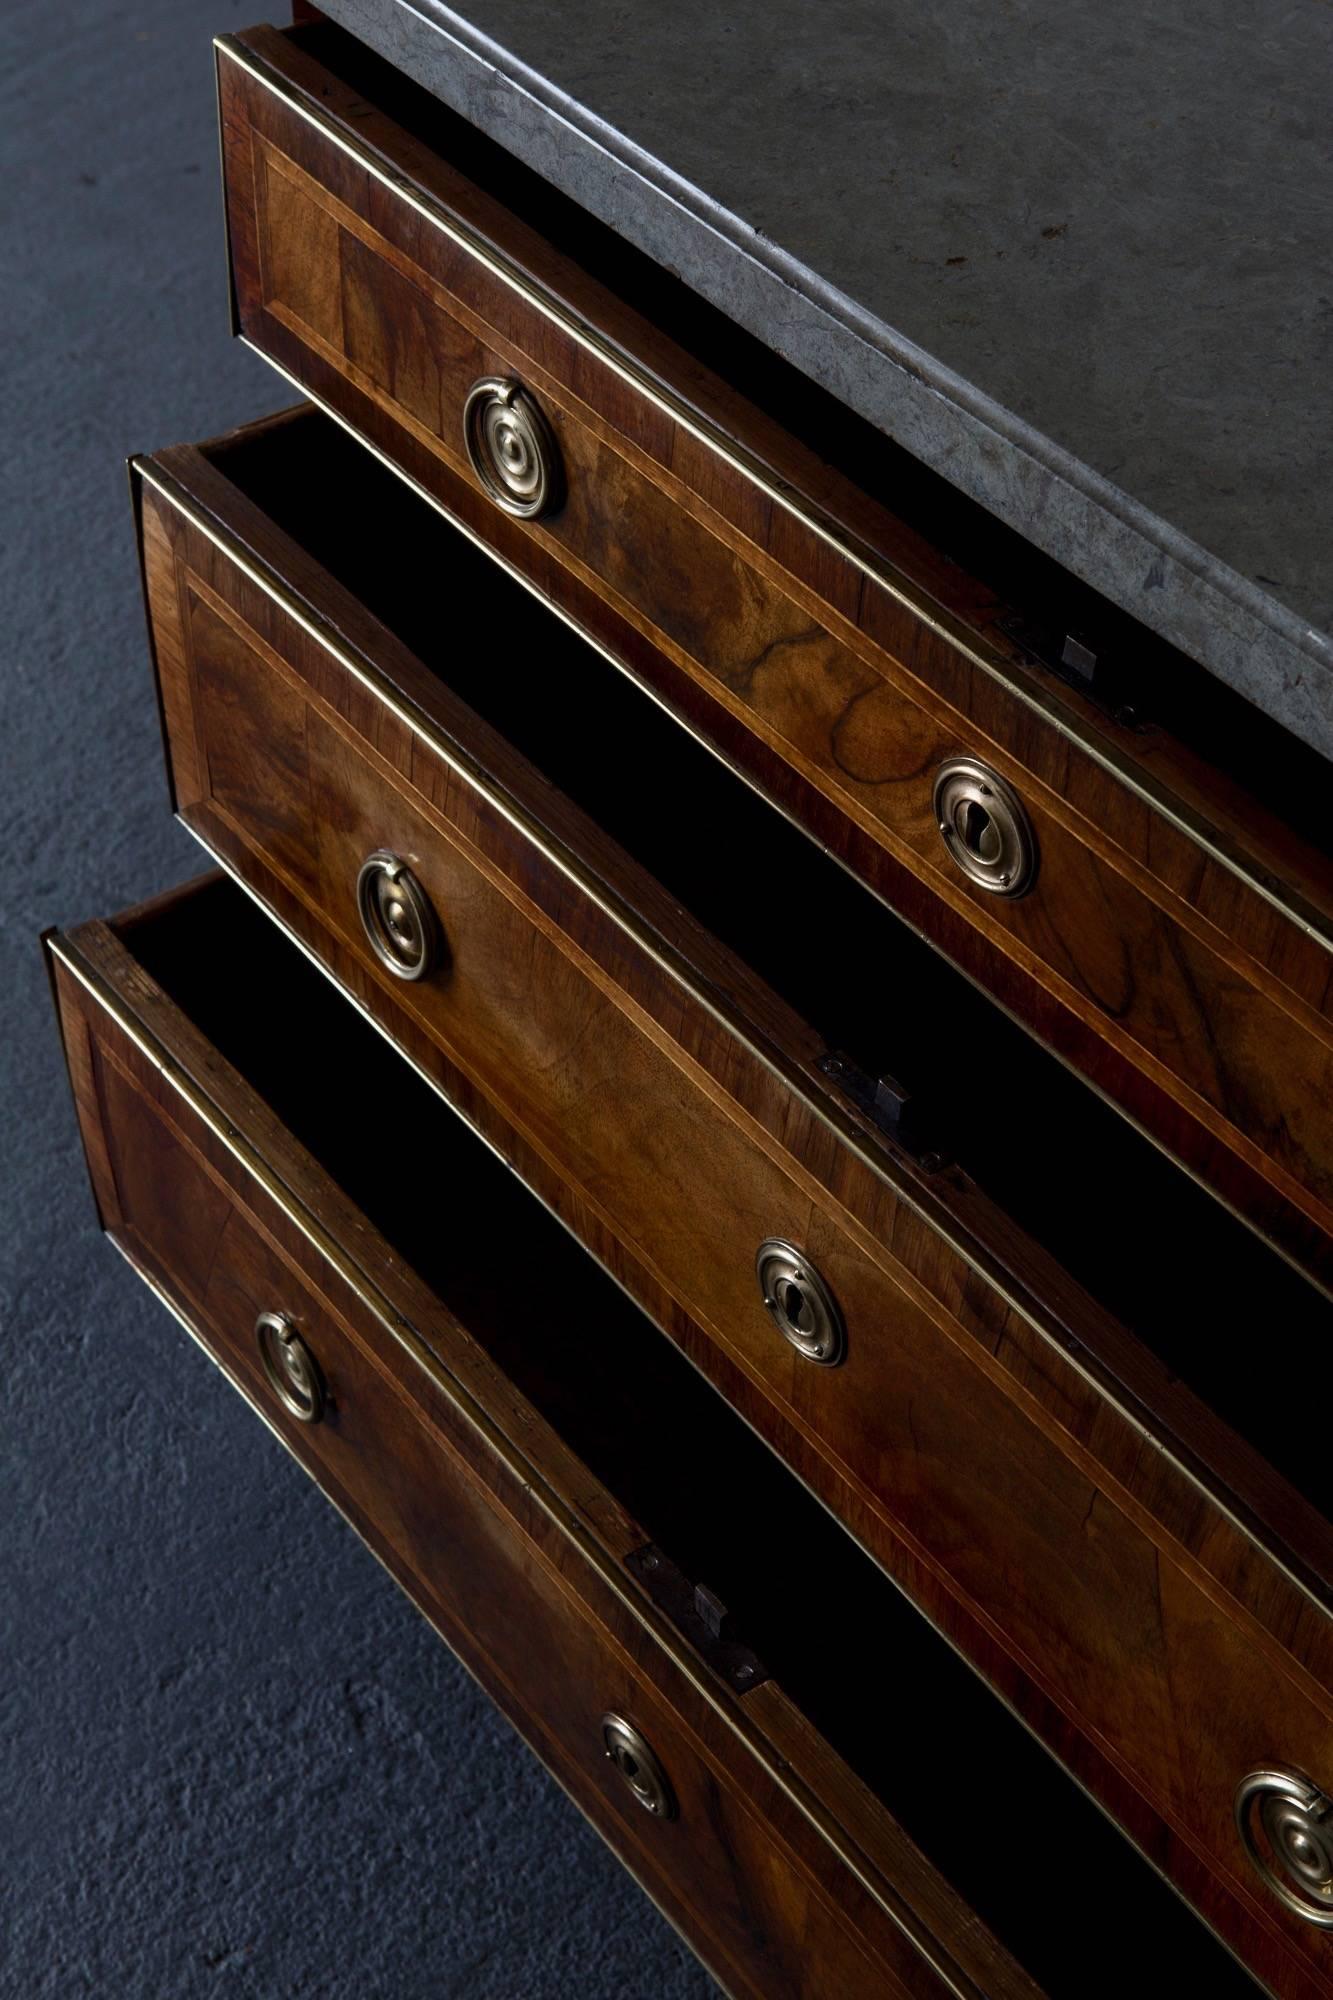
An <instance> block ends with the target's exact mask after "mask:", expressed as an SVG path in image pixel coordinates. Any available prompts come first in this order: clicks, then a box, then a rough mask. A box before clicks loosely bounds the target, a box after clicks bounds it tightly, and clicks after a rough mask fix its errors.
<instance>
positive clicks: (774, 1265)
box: [754, 1236, 847, 1368]
mask: <svg viewBox="0 0 1333 2000" xmlns="http://www.w3.org/2000/svg"><path fill="white" fill-rule="evenodd" d="M754 1268H755V1272H756V1275H757V1276H758V1279H759V1290H760V1294H761V1296H762V1298H763V1301H764V1305H765V1307H766V1308H767V1310H768V1312H769V1315H770V1316H771V1318H772V1320H773V1323H774V1325H775V1326H776V1327H777V1329H778V1332H779V1333H780V1334H781V1335H782V1337H783V1339H784V1340H789V1341H790V1342H791V1344H792V1346H793V1347H794V1348H795V1349H796V1351H797V1353H798V1354H803V1355H804V1356H805V1358H806V1360H807V1361H818V1362H819V1363H820V1364H821V1366H822V1367H825V1368H833V1367H836V1365H837V1363H838V1362H839V1361H841V1360H842V1357H843V1355H844V1354H845V1353H846V1351H847V1334H846V1329H845V1328H844V1326H843V1323H842V1314H841V1312H840V1311H839V1310H838V1302H837V1300H836V1299H835V1298H834V1296H833V1294H832V1292H831V1291H830V1290H829V1288H828V1286H827V1285H826V1284H825V1282H824V1280H823V1278H822V1277H821V1276H820V1274H819V1272H818V1271H817V1270H816V1269H815V1266H814V1265H813V1264H812V1263H811V1262H810V1259H809V1258H808V1257H807V1256H806V1255H805V1253H804V1251H802V1250H798V1249H797V1248H796V1246H795V1244H794V1243H784V1242H783V1240H782V1238H781V1237H780V1236H769V1237H767V1238H766V1239H765V1240H764V1242H762V1243H761V1244H760V1245H759V1249H758V1252H757V1253H756V1256H755V1260H754Z"/></svg>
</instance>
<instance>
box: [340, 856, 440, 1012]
mask: <svg viewBox="0 0 1333 2000" xmlns="http://www.w3.org/2000/svg"><path fill="white" fill-rule="evenodd" d="M356 906H357V908H358V910H359V911H360V912H361V923H362V927H363V928H364V930H365V933H366V937H367V938H368V939H369V941H370V947H371V950H372V951H373V952H374V954H375V956H376V958H378V960H379V961H380V964H381V965H384V966H387V967H388V969H389V971H390V972H391V973H392V974H393V975H394V977H395V979H424V978H425V977H426V974H427V973H428V972H429V971H430V970H431V967H432V966H433V965H434V964H435V961H436V959H437V958H438V956H439V948H440V927H439V924H438V923H437V922H436V918H435V912H434V910H433V909H432V908H431V905H430V898H429V897H428V896H427V894H426V892H425V890H424V889H423V888H422V886H421V884H420V882H418V880H417V878H416V876H415V875H414V874H413V873H412V870H411V869H410V868H409V867H408V865H407V863H406V862H405V861H404V860H402V859H401V858H400V857H399V856H398V855H397V854H392V853H390V851H389V849H388V848H387V847H377V848H376V850H375V852H374V853H373V854H368V855H367V856H366V858H365V860H364V861H363V862H362V863H361V872H360V873H359V874H358V876H357V878H356Z"/></svg>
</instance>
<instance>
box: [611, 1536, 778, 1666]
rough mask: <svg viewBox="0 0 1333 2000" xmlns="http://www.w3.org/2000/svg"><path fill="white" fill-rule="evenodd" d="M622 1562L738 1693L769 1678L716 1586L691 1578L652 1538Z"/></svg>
mask: <svg viewBox="0 0 1333 2000" xmlns="http://www.w3.org/2000/svg"><path fill="white" fill-rule="evenodd" d="M625 1567H626V1568H627V1569H628V1570H629V1572H630V1574H631V1576H634V1577H637V1579H638V1581H639V1582H640V1583H641V1584H642V1585H643V1587H644V1589H645V1590H646V1591H647V1592H648V1595H649V1596H650V1597H651V1598H652V1600H653V1603H654V1604H655V1605H656V1606H657V1608H658V1610H659V1611H664V1612H665V1613H666V1615H667V1617H668V1618H669V1619H670V1620H671V1623H672V1624H673V1625H674V1626H675V1628H676V1630H677V1631H678V1632H679V1633H680V1635H681V1637H682V1638H683V1639H688V1640H689V1642H690V1644H691V1645H692V1646H693V1648H694V1650H695V1652H696V1653H698V1654H700V1655H701V1657H702V1658H703V1659H704V1660H705V1661H706V1662H707V1664H708V1665H709V1666H710V1667H711V1668H712V1669H713V1672H714V1673H716V1674H720V1675H721V1676H722V1679H723V1680H724V1681H726V1682H728V1683H729V1685H730V1686H732V1687H733V1688H735V1689H736V1692H737V1693H738V1694H748V1693H749V1692H750V1689H751V1688H757V1687H759V1686H761V1685H762V1683H763V1682H764V1681H766V1680H768V1679H770V1678H771V1677H770V1675H769V1671H768V1668H767V1667H766V1666H765V1665H764V1664H763V1662H762V1660H761V1659H760V1658H759V1655H758V1654H757V1653H756V1652H754V1651H753V1650H752V1649H751V1648H750V1647H749V1646H746V1645H743V1644H742V1642H741V1641H740V1640H739V1639H738V1638H737V1637H736V1633H735V1620H734V1618H733V1617H732V1615H731V1613H730V1611H729V1610H728V1609H727V1607H726V1605H725V1604H724V1603H723V1602H722V1599H721V1598H720V1597H719V1596H718V1595H717V1593H716V1591H713V1590H710V1589H709V1588H708V1586H707V1584H704V1583H691V1582H690V1580H689V1578H688V1577H687V1576H686V1575H685V1573H684V1571H683V1570H680V1569H677V1567H676V1565H675V1563H673V1562H672V1561H671V1559H670V1558H669V1557H668V1556H664V1555H663V1553H662V1551H661V1549H659V1548H658V1547H657V1546H656V1545H655V1544H654V1543H652V1542H648V1543H647V1544H646V1545H645V1546H644V1547H643V1548H641V1549H635V1550H634V1551H633V1552H632V1553H631V1554H630V1555H627V1556H626V1558H625Z"/></svg>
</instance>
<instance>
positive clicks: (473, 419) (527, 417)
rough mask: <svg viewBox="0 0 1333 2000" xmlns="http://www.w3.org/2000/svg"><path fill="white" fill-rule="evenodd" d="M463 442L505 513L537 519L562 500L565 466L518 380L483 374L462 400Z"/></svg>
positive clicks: (540, 412)
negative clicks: (463, 400) (464, 400)
mask: <svg viewBox="0 0 1333 2000" xmlns="http://www.w3.org/2000/svg"><path fill="white" fill-rule="evenodd" d="M463 443H464V445H465V446H466V449H467V455H468V460H469V463H470V464H471V466H472V470H473V471H474V472H475V473H476V475H477V478H478V479H479V480H480V482H481V484H482V487H483V488H484V490H485V491H486V492H487V493H488V494H489V495H490V497H491V499H492V500H494V502H495V504H496V506H497V507H503V508H504V511H505V512H506V514H517V515H518V517H519V519H520V520H525V521H531V520H535V519H536V518H537V516H538V515H539V514H553V513H554V512H555V510H556V508H557V507H558V506H559V505H560V502H561V500H562V499H563V498H564V488H565V481H564V466H563V463H562V461H561V457H560V447H559V445H558V444H557V443H556V441H555V433H554V432H553V431H552V429H551V426H550V424H549V423H548V422H547V421H546V416H545V414H544V412H543V410H542V407H541V405H540V403H538V402H537V400H536V398H535V397H534V396H532V395H531V394H530V393H529V392H528V390H526V389H525V388H524V387H523V385H522V383H521V382H514V381H507V380H506V379H505V378H504V377H503V376H500V375H483V376H482V378H481V380H480V381H479V382H474V383H473V384H472V387H471V388H470V389H469V390H468V393H467V400H466V402H465V403H464V404H463Z"/></svg>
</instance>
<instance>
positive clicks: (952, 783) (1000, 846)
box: [934, 757, 1037, 896]
mask: <svg viewBox="0 0 1333 2000" xmlns="http://www.w3.org/2000/svg"><path fill="white" fill-rule="evenodd" d="M934 805H935V821H936V824H937V825H938V827H939V830H940V838H941V839H942V840H943V842H944V845H945V846H946V847H947V848H948V850H949V853H950V855H951V856H952V858H953V860H954V861H955V862H956V863H957V865H958V866H959V868H961V869H962V871H963V873H964V875H966V877H967V879H968V881H969V882H975V883H976V885H977V887H978V888H979V889H988V890H989V891H990V892H991V894H992V895H995V896H1021V895H1022V894H1023V893H1024V891H1025V890H1027V889H1030V888H1031V887H1032V883H1033V880H1034V878H1035V876H1036V873H1037V842H1036V838H1035V836H1034V835H1033V832H1032V826H1031V823H1030V821H1029V819H1028V816H1027V813H1026V812H1025V811H1024V809H1023V802H1022V800H1021V799H1020V798H1019V796H1018V794H1017V792H1016V791H1015V790H1014V789H1013V786H1012V785H1009V784H1007V783H1006V782H1005V780H1004V779H1003V778H1002V777H1001V776H1000V775H999V773H998V772H997V771H992V770H990V769H989V768H988V766H987V765H985V764H981V763H978V761H977V759H976V758H975V757H951V758H950V759H949V761H948V763H947V764H941V765H940V768H939V770H938V771H937V772H936V773H935V792H934Z"/></svg>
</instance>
